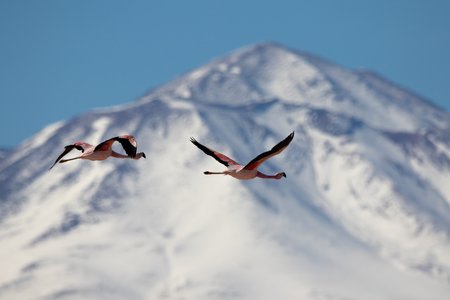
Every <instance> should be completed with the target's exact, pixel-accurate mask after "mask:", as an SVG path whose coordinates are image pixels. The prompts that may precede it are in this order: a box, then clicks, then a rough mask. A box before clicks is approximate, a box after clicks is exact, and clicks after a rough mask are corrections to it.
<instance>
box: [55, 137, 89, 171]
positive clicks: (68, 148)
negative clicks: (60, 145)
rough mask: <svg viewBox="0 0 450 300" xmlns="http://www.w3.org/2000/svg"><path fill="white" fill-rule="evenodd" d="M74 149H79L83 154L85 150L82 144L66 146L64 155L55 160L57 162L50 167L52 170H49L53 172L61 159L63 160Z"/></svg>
mask: <svg viewBox="0 0 450 300" xmlns="http://www.w3.org/2000/svg"><path fill="white" fill-rule="evenodd" d="M83 144H85V143H83ZM85 145H88V144H85ZM73 149H77V150H80V151H81V152H84V148H83V146H82V144H81V143H75V144H73V145H67V146H65V147H64V151H63V153H61V154H60V155H59V156H58V158H57V159H56V160H55V162H54V163H53V165H52V166H51V167H50V169H49V170H51V169H52V168H53V167H54V166H55V165H56V164H57V163H58V162H59V161H60V160H61V158H63V157H64V156H65V155H66V154H67V153H69V152H70V151H72V150H73Z"/></svg>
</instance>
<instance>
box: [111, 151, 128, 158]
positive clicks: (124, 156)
mask: <svg viewBox="0 0 450 300" xmlns="http://www.w3.org/2000/svg"><path fill="white" fill-rule="evenodd" d="M111 156H112V157H115V158H128V155H123V154H120V153H117V152H115V151H113V152H111Z"/></svg>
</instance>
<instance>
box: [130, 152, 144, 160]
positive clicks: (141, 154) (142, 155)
mask: <svg viewBox="0 0 450 300" xmlns="http://www.w3.org/2000/svg"><path fill="white" fill-rule="evenodd" d="M141 157H143V158H147V156H145V153H144V152H139V153H137V154H136V156H135V157H133V159H139V158H141Z"/></svg>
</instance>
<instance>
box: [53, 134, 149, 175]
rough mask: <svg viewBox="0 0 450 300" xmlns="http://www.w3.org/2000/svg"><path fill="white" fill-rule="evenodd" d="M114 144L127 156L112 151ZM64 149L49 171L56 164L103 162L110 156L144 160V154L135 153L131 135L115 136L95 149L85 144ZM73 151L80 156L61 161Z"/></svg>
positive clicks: (75, 144) (74, 144) (134, 142)
mask: <svg viewBox="0 0 450 300" xmlns="http://www.w3.org/2000/svg"><path fill="white" fill-rule="evenodd" d="M114 142H119V143H120V144H121V145H122V147H123V149H124V150H125V152H126V154H127V155H123V154H120V153H117V152H115V151H114V150H112V144H113V143H114ZM64 148H65V149H64V152H63V153H61V155H59V156H58V158H57V159H56V160H55V162H54V163H53V165H52V166H51V167H50V169H51V168H53V166H54V165H56V163H58V162H60V163H65V162H68V161H71V160H75V159H88V160H105V159H107V158H108V157H110V156H112V157H115V158H132V159H139V158H141V157H143V158H146V156H145V153H144V152H139V153H136V150H137V142H136V139H135V138H134V136H132V135H121V136H116V137H113V138H110V139H109V140H106V141H104V142H102V143H100V144H98V145H97V146H95V147H94V146H93V145H91V144H88V143H85V142H75V143H73V144H72V145H67V146H65V147H64ZM73 149H77V150H80V151H81V152H82V154H81V155H80V156H77V157H74V158H69V159H61V158H63V157H64V156H65V155H66V154H67V153H69V152H70V151H72V150H73Z"/></svg>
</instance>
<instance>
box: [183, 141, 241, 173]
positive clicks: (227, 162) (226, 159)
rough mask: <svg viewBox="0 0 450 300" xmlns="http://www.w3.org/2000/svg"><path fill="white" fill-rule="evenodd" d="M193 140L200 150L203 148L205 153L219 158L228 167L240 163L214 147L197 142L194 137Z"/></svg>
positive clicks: (216, 158)
mask: <svg viewBox="0 0 450 300" xmlns="http://www.w3.org/2000/svg"><path fill="white" fill-rule="evenodd" d="M191 142H192V144H194V145H195V146H197V147H198V148H199V149H200V150H202V151H203V152H204V153H205V154H207V155H209V156H212V157H213V158H214V159H215V160H217V161H218V162H220V163H221V164H222V165H225V166H226V167H228V166H230V165H238V163H237V162H235V161H234V160H232V159H231V158H229V157H228V156H226V155H224V154H222V153H220V152H217V151H214V150H212V149H209V148H208V147H206V146H204V145H202V144H200V143H199V142H197V140H196V139H194V138H193V137H191Z"/></svg>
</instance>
